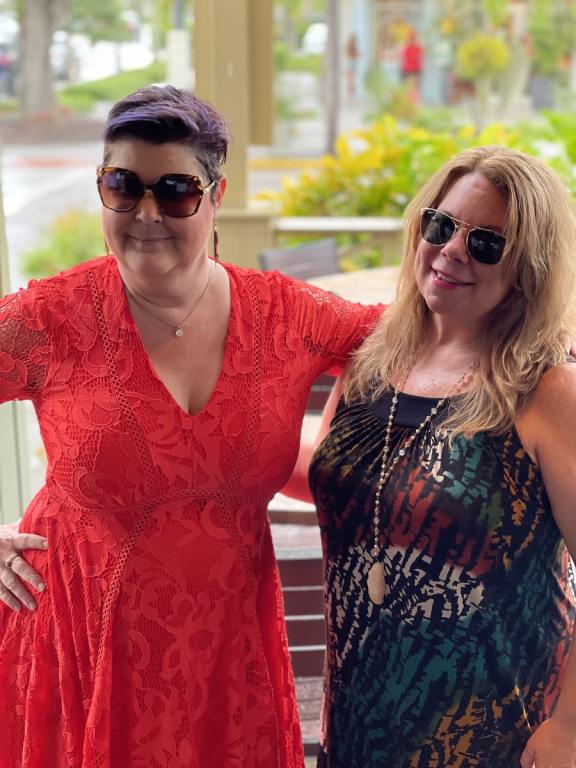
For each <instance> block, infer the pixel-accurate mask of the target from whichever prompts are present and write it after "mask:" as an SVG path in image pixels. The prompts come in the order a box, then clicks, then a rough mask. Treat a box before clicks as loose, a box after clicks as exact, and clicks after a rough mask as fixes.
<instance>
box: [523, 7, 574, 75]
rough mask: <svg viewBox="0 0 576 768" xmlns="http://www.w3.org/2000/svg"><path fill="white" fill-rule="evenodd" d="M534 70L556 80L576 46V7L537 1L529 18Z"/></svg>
mask: <svg viewBox="0 0 576 768" xmlns="http://www.w3.org/2000/svg"><path fill="white" fill-rule="evenodd" d="M528 33H529V36H530V46H531V49H532V71H533V72H534V73H535V74H537V75H541V76H542V77H552V78H556V77H557V76H558V75H559V74H560V73H561V71H562V63H563V60H564V59H565V58H566V57H568V56H569V55H570V54H571V53H572V50H573V48H574V45H575V44H576V7H575V6H574V3H567V2H558V0H534V1H533V3H532V6H531V13H530V17H529V19H528Z"/></svg>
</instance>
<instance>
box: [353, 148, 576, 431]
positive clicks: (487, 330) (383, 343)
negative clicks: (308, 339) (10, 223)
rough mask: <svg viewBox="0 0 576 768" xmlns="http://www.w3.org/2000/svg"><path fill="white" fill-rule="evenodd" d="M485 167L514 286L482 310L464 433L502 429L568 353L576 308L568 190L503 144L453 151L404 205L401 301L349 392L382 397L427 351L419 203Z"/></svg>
mask: <svg viewBox="0 0 576 768" xmlns="http://www.w3.org/2000/svg"><path fill="white" fill-rule="evenodd" d="M472 173H478V174H481V175H482V176H483V177H484V178H486V179H487V180H488V181H489V182H491V183H492V184H493V185H494V187H495V188H496V189H497V190H498V191H499V192H500V194H501V195H502V197H503V199H504V200H505V201H506V203H507V216H506V225H505V228H504V235H505V237H506V247H505V250H504V254H503V257H502V268H503V270H504V273H505V274H506V275H507V276H508V277H509V278H510V282H511V284H512V286H513V287H512V288H511V290H510V292H509V294H508V295H507V296H506V297H505V298H504V299H503V300H502V302H501V303H500V304H499V305H498V306H497V307H495V308H494V309H493V310H492V311H491V312H490V313H489V316H488V317H486V318H485V323H484V329H483V340H482V344H483V348H482V350H481V353H480V361H479V364H480V368H479V376H478V379H479V381H478V384H477V386H476V387H475V388H474V389H473V390H472V392H471V393H469V394H468V395H466V396H464V397H463V398H462V405H461V407H460V408H459V410H458V412H457V413H456V414H455V416H454V417H450V419H449V420H448V422H447V426H448V427H450V428H451V429H453V433H455V434H456V433H462V434H464V435H466V436H470V435H472V434H474V432H477V431H481V430H487V431H494V432H503V431H505V430H506V429H507V428H509V427H511V425H512V423H513V421H514V418H515V415H516V414H517V413H518V411H519V410H520V409H521V407H522V406H523V405H524V404H525V403H526V402H527V401H528V399H529V398H530V396H531V394H532V393H533V392H534V390H535V389H536V386H537V385H538V382H539V380H540V378H541V376H542V375H543V373H545V371H546V370H548V368H551V367H553V366H555V365H558V364H560V363H561V362H563V361H564V360H565V357H566V333H567V332H569V333H574V330H575V325H574V320H575V312H576V295H575V290H576V258H575V248H576V218H575V210H574V206H573V203H572V200H571V198H570V195H569V193H568V190H567V189H566V187H565V186H564V184H563V183H562V181H561V180H560V179H559V178H558V176H557V175H556V174H555V173H554V172H553V171H552V170H551V169H550V168H549V167H548V165H546V163H544V162H543V161H542V160H539V159H537V158H535V157H531V156H530V155H527V154H524V153H523V152H519V151H517V150H513V149H507V148H504V147H476V148H473V149H469V150H466V151H464V152H461V153H460V154H458V155H455V156H454V157H453V158H452V159H451V160H449V161H448V162H447V163H445V164H444V165H443V166H442V167H441V168H440V169H439V170H438V171H437V172H436V173H435V174H434V175H433V176H432V178H431V179H430V180H429V182H428V183H427V184H426V185H425V186H424V187H423V188H422V189H421V190H420V191H419V192H418V193H417V194H416V196H415V197H414V199H413V200H412V202H411V203H410V205H409V206H408V207H407V209H406V213H405V241H404V254H403V259H402V266H401V270H400V278H399V282H398V289H397V301H396V303H395V304H394V305H392V307H390V308H389V309H387V310H386V312H384V314H383V316H382V319H381V321H380V323H379V325H378V327H377V328H376V330H375V331H374V333H373V334H372V335H371V336H370V337H369V338H368V339H367V340H366V341H365V342H364V344H363V345H362V346H361V347H360V349H359V350H358V352H357V353H356V357H355V362H354V364H353V367H352V369H351V371H350V373H349V376H348V379H347V384H346V393H347V397H348V398H350V397H352V396H353V395H355V394H356V395H358V394H359V395H362V396H365V395H368V394H371V395H372V396H376V395H378V394H380V393H381V392H382V391H383V390H384V389H385V388H386V387H387V386H389V384H390V382H391V379H394V378H395V377H397V375H398V372H399V371H401V370H403V369H404V368H405V366H406V363H407V361H408V362H409V361H414V360H415V359H416V357H417V355H418V354H419V352H420V350H421V346H422V343H423V341H424V339H425V334H426V331H427V329H428V327H429V322H430V318H431V313H430V310H429V309H428V307H427V305H426V302H425V301H424V298H423V297H422V295H421V294H420V291H419V290H418V286H417V283H416V274H415V260H416V251H417V249H418V245H419V243H420V241H421V235H420V220H421V209H422V208H437V207H438V205H440V203H441V201H442V200H443V199H444V197H445V196H446V194H447V193H448V190H449V189H450V188H451V187H452V185H453V184H454V183H455V182H456V181H457V180H458V179H460V178H462V177H463V176H466V175H468V174H472Z"/></svg>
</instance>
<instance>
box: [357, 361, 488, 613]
mask: <svg viewBox="0 0 576 768" xmlns="http://www.w3.org/2000/svg"><path fill="white" fill-rule="evenodd" d="M475 369H476V361H473V362H472V364H471V365H470V367H469V368H467V369H466V370H465V371H464V373H463V374H462V375H461V376H460V378H459V379H458V381H457V382H456V383H455V384H454V386H453V387H452V388H451V389H450V391H449V392H448V394H447V395H445V396H444V397H441V398H440V399H439V400H438V401H437V402H436V404H435V405H434V406H433V407H432V409H431V411H430V413H429V414H428V415H427V416H426V418H425V419H423V420H422V421H421V422H420V424H418V426H417V427H416V429H415V430H414V432H412V434H411V435H410V437H408V439H407V440H406V441H405V442H404V444H403V445H402V447H401V448H400V449H399V450H398V452H397V454H396V456H394V458H393V459H392V461H390V462H389V458H390V440H391V437H392V426H393V424H394V416H395V415H396V408H397V406H398V394H399V392H400V389H401V387H402V386H403V385H404V384H405V383H406V381H407V380H408V375H407V376H406V377H405V378H404V380H403V382H402V384H398V386H397V387H394V392H393V395H392V403H391V404H390V413H389V414H388V421H387V422H386V431H385V433H384V448H383V450H382V460H381V465H380V475H379V477H378V482H377V484H376V492H375V494H374V517H373V520H372V538H373V542H374V543H373V545H372V549H371V550H370V555H371V556H372V559H373V560H372V565H371V567H370V570H369V571H368V597H369V598H370V600H371V601H372V602H373V603H374V604H375V605H382V603H383V602H384V598H385V597H386V572H385V569H384V564H383V563H382V561H381V560H379V559H378V558H379V557H380V552H381V547H380V512H381V502H382V489H383V488H384V486H385V485H386V483H387V482H388V480H389V479H390V476H391V474H392V472H393V471H394V468H395V466H396V465H397V464H398V462H399V461H400V459H401V458H403V457H404V456H405V455H406V453H407V451H408V449H409V448H410V447H411V446H412V445H413V444H414V442H415V441H416V438H417V437H418V435H419V434H420V433H421V432H422V431H423V430H424V429H425V428H426V427H427V426H428V424H430V422H431V421H432V419H433V418H434V417H435V416H436V415H437V414H438V412H439V411H440V410H441V409H442V408H443V407H444V406H445V404H446V401H447V400H449V399H450V398H451V397H452V396H453V395H455V394H456V393H457V392H458V391H459V390H461V389H462V388H463V387H464V386H465V384H467V383H468V380H469V379H470V378H471V377H472V376H473V375H474V370H475Z"/></svg>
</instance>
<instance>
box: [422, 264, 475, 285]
mask: <svg viewBox="0 0 576 768" xmlns="http://www.w3.org/2000/svg"><path fill="white" fill-rule="evenodd" d="M432 272H433V273H434V282H436V283H439V284H441V285H442V286H443V287H444V286H450V287H452V286H453V287H455V288H456V287H461V286H467V285H473V283H466V282H464V281H463V280H457V279H456V278H455V277H452V276H451V275H447V274H446V273H445V272H441V271H440V270H439V269H434V268H432Z"/></svg>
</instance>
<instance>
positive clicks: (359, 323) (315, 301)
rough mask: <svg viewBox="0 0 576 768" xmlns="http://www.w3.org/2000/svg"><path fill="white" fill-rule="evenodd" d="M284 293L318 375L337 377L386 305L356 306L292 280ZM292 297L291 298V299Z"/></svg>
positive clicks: (294, 323)
mask: <svg viewBox="0 0 576 768" xmlns="http://www.w3.org/2000/svg"><path fill="white" fill-rule="evenodd" d="M285 290H286V291H287V292H288V294H289V297H288V302H287V303H288V304H289V305H290V306H291V307H292V310H293V311H292V312H291V317H292V323H293V327H294V329H295V331H296V333H297V334H298V335H299V336H301V338H302V339H303V341H304V345H305V347H306V349H307V351H308V352H309V353H310V354H311V356H312V357H313V359H315V360H316V361H317V363H318V366H317V370H318V372H322V371H330V372H331V373H333V374H334V375H337V374H338V373H339V372H340V371H341V370H342V368H343V367H344V365H345V364H346V361H347V359H348V357H349V355H350V353H351V352H352V351H353V350H355V349H356V348H357V347H359V346H360V344H361V343H362V342H363V341H364V339H365V338H366V337H367V336H368V335H369V334H370V333H371V332H372V330H373V329H374V327H375V326H376V324H377V322H378V320H379V318H380V315H381V314H382V312H383V310H384V309H385V306H384V304H371V305H369V304H357V303H355V302H351V301H346V300H345V299H342V298H340V297H338V296H335V295H334V294H332V293H329V292H328V291H324V290H322V289H321V288H317V287H316V286H313V285H310V284H308V283H302V282H299V281H296V280H290V281H289V282H288V283H287V285H286V287H285ZM290 294H291V295H290Z"/></svg>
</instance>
